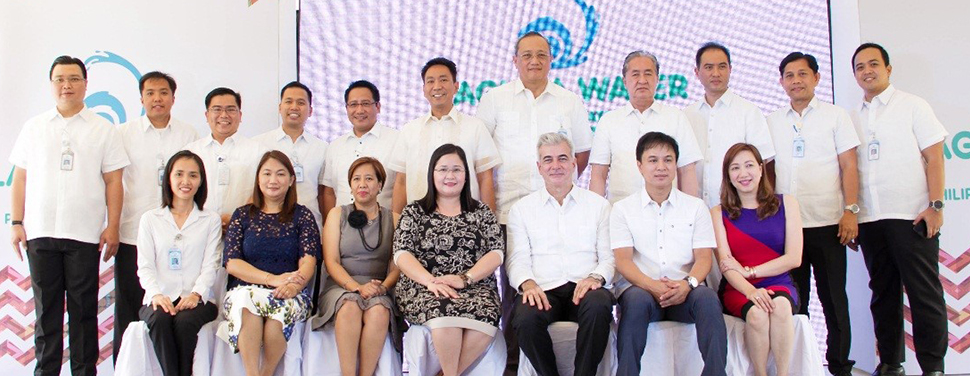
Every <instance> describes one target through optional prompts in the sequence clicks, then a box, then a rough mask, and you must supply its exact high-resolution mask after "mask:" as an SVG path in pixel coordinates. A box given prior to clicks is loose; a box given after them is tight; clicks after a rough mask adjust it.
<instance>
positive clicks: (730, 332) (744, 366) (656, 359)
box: [640, 315, 825, 376]
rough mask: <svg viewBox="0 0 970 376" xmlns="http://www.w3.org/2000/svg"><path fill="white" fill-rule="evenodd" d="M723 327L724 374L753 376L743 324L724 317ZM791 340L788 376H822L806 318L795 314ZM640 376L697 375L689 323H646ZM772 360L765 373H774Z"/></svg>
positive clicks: (698, 362) (698, 363)
mask: <svg viewBox="0 0 970 376" xmlns="http://www.w3.org/2000/svg"><path fill="white" fill-rule="evenodd" d="M724 323H725V325H726V327H727V338H728V341H727V344H728V351H727V374H728V375H737V376H741V375H754V370H753V369H752V368H751V361H750V359H749V358H748V352H747V349H746V348H745V346H744V321H743V320H741V319H739V318H736V317H733V316H729V315H724ZM794 323H795V341H794V348H793V353H794V355H793V356H792V360H791V366H790V370H789V371H790V374H791V375H792V376H823V375H825V369H824V367H823V365H822V356H821V354H819V351H818V344H817V343H816V340H815V331H814V330H812V325H811V323H809V321H808V316H805V315H795V320H794ZM640 364H641V369H640V375H655V376H675V375H699V374H700V373H701V370H703V369H704V360H703V359H701V353H700V351H699V350H698V349H697V332H696V331H695V329H694V325H693V324H682V323H678V322H673V321H660V322H655V323H652V324H650V326H649V329H648V332H647V346H646V347H645V349H644V351H643V358H641V359H640ZM774 368H775V361H774V357H773V356H770V355H769V357H768V373H769V374H774Z"/></svg>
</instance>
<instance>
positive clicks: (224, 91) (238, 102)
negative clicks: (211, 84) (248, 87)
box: [205, 87, 242, 110]
mask: <svg viewBox="0 0 970 376" xmlns="http://www.w3.org/2000/svg"><path fill="white" fill-rule="evenodd" d="M220 95H231V96H232V97H233V98H236V106H239V109H240V110H241V109H242V96H240V95H239V93H237V92H235V91H233V90H232V89H230V88H227V87H217V88H215V89H212V91H210V92H209V94H206V96H205V109H206V110H208V109H209V103H210V102H212V98H215V97H218V96H220Z"/></svg>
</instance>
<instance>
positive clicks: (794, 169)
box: [788, 107, 811, 197]
mask: <svg viewBox="0 0 970 376" xmlns="http://www.w3.org/2000/svg"><path fill="white" fill-rule="evenodd" d="M810 110H811V107H805V109H804V110H803V111H805V114H804V115H802V114H799V113H798V111H795V110H794V109H792V110H791V112H790V114H792V115H793V117H794V118H795V119H794V120H795V121H794V123H792V130H793V131H794V132H795V134H794V135H793V136H792V145H791V146H790V147H791V148H792V149H791V157H790V158H791V176H789V179H788V186H789V187H790V191H791V194H792V195H794V196H796V197H798V184H797V182H798V165H799V164H801V160H802V159H805V158H806V157H807V156H808V146H807V145H805V143H804V138H802V140H803V141H802V142H803V143H802V146H803V147H804V149H803V150H802V158H796V157H795V149H794V148H795V140H797V139H798V138H799V137H802V127H804V126H805V117H806V116H808V112H809V111H810Z"/></svg>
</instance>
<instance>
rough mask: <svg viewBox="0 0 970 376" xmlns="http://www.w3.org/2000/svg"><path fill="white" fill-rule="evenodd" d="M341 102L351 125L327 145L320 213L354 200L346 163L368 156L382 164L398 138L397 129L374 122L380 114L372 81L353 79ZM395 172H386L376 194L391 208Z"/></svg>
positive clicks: (384, 204)
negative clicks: (382, 185)
mask: <svg viewBox="0 0 970 376" xmlns="http://www.w3.org/2000/svg"><path fill="white" fill-rule="evenodd" d="M344 103H346V105H347V119H348V120H350V124H351V125H352V128H351V130H350V132H347V133H345V134H343V135H341V136H340V137H337V138H335V139H334V140H333V141H332V142H331V143H330V147H329V148H327V165H326V167H324V169H323V185H324V187H323V212H324V213H329V212H330V209H333V208H334V207H336V206H344V205H347V204H350V203H352V202H354V195H353V194H352V193H351V192H350V182H348V181H347V173H348V172H349V171H348V170H349V169H350V165H351V164H353V163H354V161H356V160H357V158H360V157H371V158H374V159H377V160H378V161H380V162H381V164H383V165H385V166H386V165H387V164H388V163H389V162H390V159H391V151H392V149H394V144H395V143H396V142H397V137H398V131H397V129H393V128H389V127H387V126H385V125H383V124H381V123H380V122H378V121H377V115H378V114H380V113H381V92H380V91H378V90H377V86H374V84H372V83H370V82H369V81H365V80H359V81H354V82H353V83H351V84H350V86H348V87H347V90H345V91H344ZM396 174H397V173H396V172H394V171H393V170H388V171H387V177H386V178H385V180H384V181H385V185H384V188H383V189H382V190H381V192H380V193H379V194H378V195H377V203H378V204H380V205H381V206H384V207H386V208H390V207H391V199H392V197H391V196H392V192H393V190H394V180H395V179H396ZM401 189H404V188H401Z"/></svg>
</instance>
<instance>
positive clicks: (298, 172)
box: [293, 163, 303, 183]
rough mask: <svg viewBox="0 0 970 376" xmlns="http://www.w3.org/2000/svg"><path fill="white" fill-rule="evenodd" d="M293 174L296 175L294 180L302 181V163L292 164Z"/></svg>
mask: <svg viewBox="0 0 970 376" xmlns="http://www.w3.org/2000/svg"><path fill="white" fill-rule="evenodd" d="M293 174H294V175H296V182H297V183H302V182H303V165H302V164H300V163H297V164H294V165H293Z"/></svg>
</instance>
